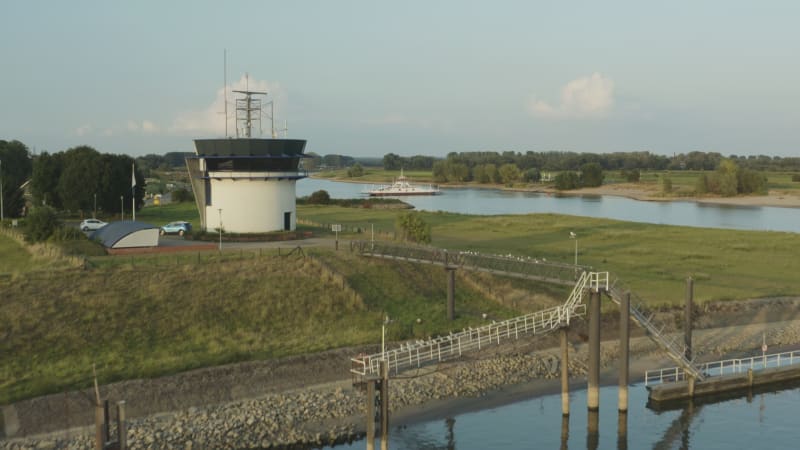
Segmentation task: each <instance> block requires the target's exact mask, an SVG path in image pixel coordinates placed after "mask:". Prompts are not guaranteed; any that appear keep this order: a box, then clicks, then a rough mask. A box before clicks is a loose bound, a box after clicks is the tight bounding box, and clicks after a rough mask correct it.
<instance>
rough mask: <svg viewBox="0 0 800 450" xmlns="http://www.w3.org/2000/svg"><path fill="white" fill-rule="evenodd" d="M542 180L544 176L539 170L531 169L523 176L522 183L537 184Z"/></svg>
mask: <svg viewBox="0 0 800 450" xmlns="http://www.w3.org/2000/svg"><path fill="white" fill-rule="evenodd" d="M541 179H542V174H541V173H540V172H539V169H537V168H535V167H531V168H530V169H528V170H526V171H525V172H524V173H523V174H522V181H524V182H526V183H536V182H538V181H539V180H541Z"/></svg>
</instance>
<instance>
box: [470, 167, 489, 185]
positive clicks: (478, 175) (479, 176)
mask: <svg viewBox="0 0 800 450" xmlns="http://www.w3.org/2000/svg"><path fill="white" fill-rule="evenodd" d="M472 180H473V181H477V182H478V183H482V184H486V183H488V182H489V176H488V175H486V165H485V164H478V165H477V166H475V167H473V168H472Z"/></svg>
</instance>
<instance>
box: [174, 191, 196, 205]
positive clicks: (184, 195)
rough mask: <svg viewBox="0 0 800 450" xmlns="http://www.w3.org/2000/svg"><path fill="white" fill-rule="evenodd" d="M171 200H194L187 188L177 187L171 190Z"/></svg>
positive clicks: (178, 201)
mask: <svg viewBox="0 0 800 450" xmlns="http://www.w3.org/2000/svg"><path fill="white" fill-rule="evenodd" d="M172 201H173V202H175V203H184V202H191V201H194V195H193V194H192V192H191V191H189V190H188V189H185V188H178V189H175V190H174V191H172Z"/></svg>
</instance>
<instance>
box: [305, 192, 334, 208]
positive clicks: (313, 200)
mask: <svg viewBox="0 0 800 450" xmlns="http://www.w3.org/2000/svg"><path fill="white" fill-rule="evenodd" d="M330 202H331V196H330V194H328V191H326V190H319V191H314V192H312V193H311V195H310V196H309V197H308V203H309V204H312V205H327V204H329V203H330Z"/></svg>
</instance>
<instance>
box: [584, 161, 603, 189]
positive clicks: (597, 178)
mask: <svg viewBox="0 0 800 450" xmlns="http://www.w3.org/2000/svg"><path fill="white" fill-rule="evenodd" d="M603 178H605V175H604V174H603V168H602V167H600V164H598V163H594V162H592V163H586V164H584V165H582V166H581V180H580V183H581V186H583V187H597V186H600V185H602V184H603Z"/></svg>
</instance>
